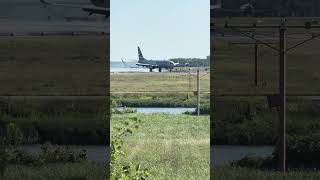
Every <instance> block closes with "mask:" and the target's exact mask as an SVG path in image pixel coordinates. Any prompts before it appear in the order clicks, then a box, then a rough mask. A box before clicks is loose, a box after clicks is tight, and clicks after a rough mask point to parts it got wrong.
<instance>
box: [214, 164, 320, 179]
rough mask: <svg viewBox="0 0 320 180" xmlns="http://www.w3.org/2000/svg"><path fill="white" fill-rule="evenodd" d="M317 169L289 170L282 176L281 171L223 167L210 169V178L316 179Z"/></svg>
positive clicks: (319, 175) (318, 175) (318, 174)
mask: <svg viewBox="0 0 320 180" xmlns="http://www.w3.org/2000/svg"><path fill="white" fill-rule="evenodd" d="M319 177H320V172H319V171H289V172H287V173H286V175H285V176H284V175H283V174H282V173H281V172H275V171H261V170H255V169H248V168H237V167H224V168H215V169H211V176H210V178H212V179H219V180H256V179H260V180H271V179H272V180H283V179H286V180H300V179H307V180H317V179H319Z"/></svg>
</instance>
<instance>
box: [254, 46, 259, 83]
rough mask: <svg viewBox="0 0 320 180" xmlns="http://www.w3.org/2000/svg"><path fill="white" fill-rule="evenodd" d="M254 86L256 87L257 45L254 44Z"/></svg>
mask: <svg viewBox="0 0 320 180" xmlns="http://www.w3.org/2000/svg"><path fill="white" fill-rule="evenodd" d="M254 85H255V86H256V87H257V86H258V43H257V42H255V43H254Z"/></svg>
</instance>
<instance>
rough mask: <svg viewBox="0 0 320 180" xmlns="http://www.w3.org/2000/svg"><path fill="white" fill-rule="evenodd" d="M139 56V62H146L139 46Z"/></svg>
mask: <svg viewBox="0 0 320 180" xmlns="http://www.w3.org/2000/svg"><path fill="white" fill-rule="evenodd" d="M138 56H139V61H141V60H144V57H143V55H142V52H141V50H140V47H139V46H138Z"/></svg>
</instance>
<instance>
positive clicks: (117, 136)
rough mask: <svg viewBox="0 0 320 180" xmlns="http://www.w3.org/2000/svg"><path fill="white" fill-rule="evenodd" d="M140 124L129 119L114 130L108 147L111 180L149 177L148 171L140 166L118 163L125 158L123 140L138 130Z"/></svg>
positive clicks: (135, 179) (138, 121) (136, 179)
mask: <svg viewBox="0 0 320 180" xmlns="http://www.w3.org/2000/svg"><path fill="white" fill-rule="evenodd" d="M140 122H141V120H139V119H138V118H130V119H129V121H125V122H123V127H121V128H115V129H114V130H115V131H116V132H115V133H114V134H113V135H112V137H111V145H110V154H111V162H110V168H111V174H110V175H111V177H110V179H111V180H144V179H147V177H149V176H150V173H149V170H148V169H146V168H142V167H141V165H140V164H137V165H133V164H132V163H120V160H121V158H123V157H125V156H126V154H125V152H124V151H123V149H122V147H123V144H124V138H125V137H126V136H128V135H131V134H133V132H134V130H137V129H138V128H139V126H138V124H139V123H140Z"/></svg>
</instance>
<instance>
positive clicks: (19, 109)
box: [0, 97, 108, 145]
mask: <svg viewBox="0 0 320 180" xmlns="http://www.w3.org/2000/svg"><path fill="white" fill-rule="evenodd" d="M107 110H108V107H107V106H106V98H105V97H7V98H0V120H2V121H4V122H6V123H10V122H13V123H15V124H17V126H19V128H20V129H21V132H22V134H23V144H38V143H45V142H51V143H53V144H68V145H70V144H78V145H80V144H84V145H90V144H107V143H108V142H107V141H108V138H106V137H107V135H108V128H107V118H108V117H107V114H108V113H107Z"/></svg>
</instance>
